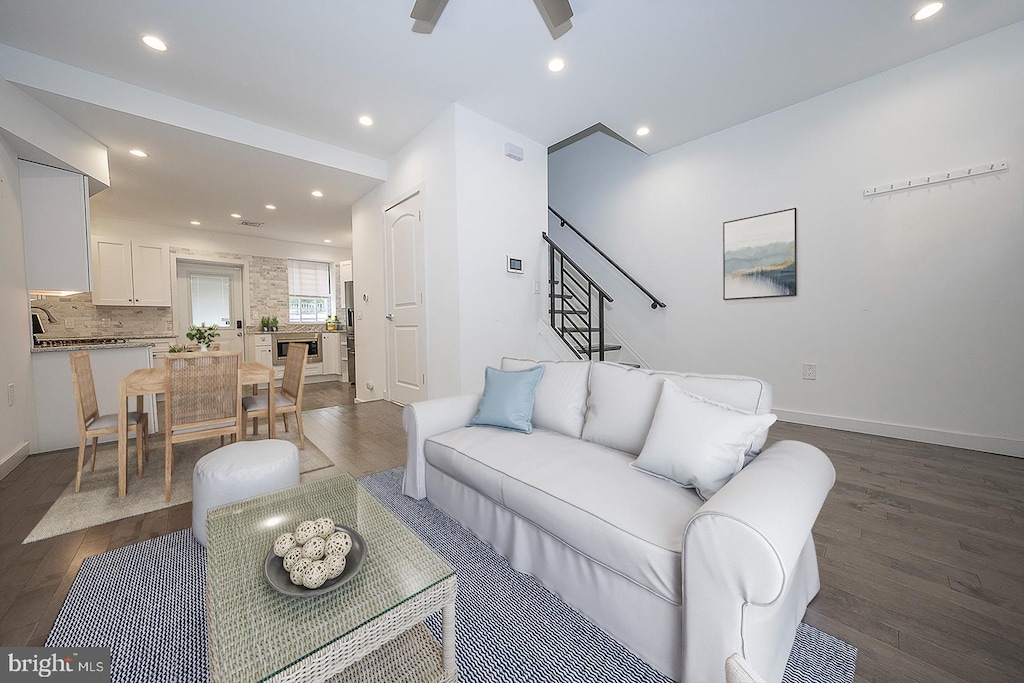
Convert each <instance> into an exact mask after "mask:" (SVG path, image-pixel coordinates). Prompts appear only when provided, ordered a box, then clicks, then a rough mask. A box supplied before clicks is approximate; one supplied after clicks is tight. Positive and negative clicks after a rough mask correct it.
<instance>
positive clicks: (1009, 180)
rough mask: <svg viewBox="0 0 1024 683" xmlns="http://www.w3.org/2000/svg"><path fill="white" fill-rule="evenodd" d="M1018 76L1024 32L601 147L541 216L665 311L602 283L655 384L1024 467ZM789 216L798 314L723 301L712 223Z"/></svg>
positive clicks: (1013, 29)
mask: <svg viewBox="0 0 1024 683" xmlns="http://www.w3.org/2000/svg"><path fill="white" fill-rule="evenodd" d="M1022 74H1024V23H1019V24H1016V25H1013V26H1010V27H1008V28H1006V29H1002V30H1000V31H997V32H994V33H992V34H989V35H987V36H983V37H981V38H978V39H976V40H973V41H970V42H968V43H964V44H961V45H959V46H956V47H954V48H951V49H948V50H946V51H943V52H940V53H938V54H935V55H932V56H929V57H926V58H923V59H921V60H918V61H916V62H913V63H911V64H908V65H905V66H903V67H899V68H897V69H893V70H891V71H889V72H886V73H883V74H880V75H878V76H875V77H872V78H869V79H866V80H864V81H861V82H858V83H855V84H852V85H850V86H847V87H844V88H841V89H839V90H836V91H833V92H830V93H827V94H825V95H822V96H820V97H817V98H814V99H812V100H809V101H807V102H803V103H801V104H798V105H794V106H792V107H789V108H787V109H784V110H782V111H779V112H775V113H773V114H771V115H768V116H764V117H762V118H760V119H757V120H755V121H751V122H748V123H746V124H743V125H740V126H736V127H734V128H731V129H728V130H725V131H722V132H720V133H717V134H714V135H711V136H708V137H705V138H703V139H700V140H697V141H694V142H692V143H689V144H686V145H682V146H679V147H676V148H673V149H670V150H667V151H665V152H663V153H661V154H658V155H655V156H653V157H644V156H643V155H642V154H639V153H637V152H635V151H633V150H630V149H628V148H627V147H625V146H623V145H620V144H618V143H615V142H613V141H611V140H609V139H608V138H604V137H603V136H592V137H591V138H588V139H587V140H585V141H583V142H580V143H577V144H575V145H572V146H570V147H568V148H565V149H564V150H561V151H559V152H557V153H556V154H554V155H552V157H551V163H550V170H549V173H550V179H549V186H550V195H551V203H552V205H553V206H554V207H555V208H556V209H558V210H559V211H561V212H562V213H563V214H564V215H565V216H566V217H567V218H568V219H569V220H570V221H572V222H573V223H574V224H575V225H577V227H580V228H581V229H582V230H583V231H584V232H585V233H586V234H587V235H588V236H589V237H590V238H591V239H593V240H594V241H595V242H597V243H598V244H599V245H601V246H602V247H603V248H604V249H605V250H606V251H607V252H608V253H609V254H611V255H612V257H613V258H615V259H616V260H618V261H619V262H620V263H622V264H623V265H624V267H625V268H626V269H627V270H628V271H630V272H632V273H634V274H635V275H636V276H638V278H639V279H640V280H641V281H642V282H643V283H644V284H645V285H646V286H647V287H648V288H649V289H651V291H653V292H654V293H655V294H656V295H658V296H659V297H661V298H662V299H663V300H665V301H666V302H667V303H668V308H667V309H665V310H663V311H659V312H652V311H651V310H650V308H649V307H648V305H647V303H646V302H645V299H644V297H643V296H642V295H640V294H639V293H638V292H636V291H635V290H632V289H631V288H630V287H629V286H628V285H626V284H624V282H623V281H622V280H621V279H620V278H617V277H616V276H614V275H609V274H606V273H605V272H604V268H603V267H599V266H597V265H593V266H592V267H593V268H594V269H595V271H597V272H598V273H601V276H600V277H599V278H598V279H599V280H600V281H601V282H602V284H604V283H607V284H608V287H609V288H610V290H611V294H612V296H614V297H615V298H616V302H615V304H614V305H613V309H612V311H611V313H610V321H611V323H612V324H613V325H614V326H615V327H616V328H617V329H619V330H620V331H624V332H626V336H627V338H628V341H630V342H631V343H632V344H633V345H634V346H636V347H637V348H638V349H639V350H640V352H641V353H642V355H643V356H644V357H645V358H646V360H647V361H648V362H650V363H651V364H652V365H653V366H655V367H659V368H667V369H677V370H694V371H707V372H732V373H741V374H749V375H754V376H758V377H761V378H763V379H766V380H767V381H769V382H770V383H771V384H772V385H773V387H774V389H775V405H776V407H777V409H778V410H777V412H778V413H779V414H780V416H781V417H783V418H784V419H791V420H794V421H801V422H808V423H813V424H823V425H827V426H836V427H840V428H847V429H852V430H856V431H864V432H869V433H879V434H889V435H892V436H901V437H906V438H914V439H919V440H923V441H933V442H937V443H948V444H952V445H963V446H967V447H971V448H978V449H980V450H991V451H994V452H1001V453H1009V454H1015V455H1024V420H1022V419H1021V417H1022V415H1024V381H1022V378H1024V350H1022V349H1024V345H1022V344H1024V343H1022V341H1021V340H1022V339H1024V267H1022V266H1024V77H1022ZM653 134H655V135H656V134H657V132H656V131H655V132H654V133H653ZM1004 159H1005V160H1009V162H1010V169H1009V171H1006V172H1002V173H999V174H993V175H988V176H981V177H978V178H974V179H969V180H959V181H955V182H949V183H943V184H938V185H932V186H928V187H924V188H918V189H914V190H909V191H903V192H896V193H891V194H885V195H880V196H876V197H873V198H869V199H866V198H863V197H862V196H861V193H862V191H863V189H864V188H865V187H867V186H869V185H873V184H876V183H880V182H886V181H895V180H900V179H904V178H912V177H916V176H920V175H925V174H929V173H934V172H937V171H943V170H948V169H954V168H959V167H962V166H969V165H972V164H978V163H982V162H989V161H996V160H1004ZM790 207H797V214H798V215H797V258H798V264H797V269H798V273H797V278H798V295H797V296H796V297H792V298H780V299H762V300H745V301H723V300H722V223H723V222H724V221H728V220H732V219H737V218H743V217H746V216H752V215H757V214H761V213H765V212H770V211H776V210H780V209H787V208H790ZM552 233H553V234H555V235H556V237H557V238H560V239H561V241H562V242H563V243H567V244H573V249H572V250H571V251H573V252H574V253H579V254H580V257H581V258H582V259H584V260H586V261H587V262H588V263H592V260H591V259H590V258H589V255H583V254H582V253H581V250H579V249H578V248H576V246H575V242H573V238H571V237H570V236H568V235H565V234H564V231H559V230H556V229H554V228H553V229H552ZM803 362H814V363H817V366H818V379H817V380H816V381H806V380H801V379H800V366H801V363H803Z"/></svg>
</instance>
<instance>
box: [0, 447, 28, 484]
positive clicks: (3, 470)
mask: <svg viewBox="0 0 1024 683" xmlns="http://www.w3.org/2000/svg"><path fill="white" fill-rule="evenodd" d="M28 452H29V447H28V441H23V442H22V443H21V445H20V446H18V447H17V448H15V449H14V450H13V451H11V452H10V453H8V454H7V455H6V456H4V458H3V460H0V479H3V478H4V477H6V476H7V475H8V474H10V473H11V472H12V471H13V470H14V468H15V467H17V466H18V465H20V464H21V463H22V462H24V461H25V458H27V457H28Z"/></svg>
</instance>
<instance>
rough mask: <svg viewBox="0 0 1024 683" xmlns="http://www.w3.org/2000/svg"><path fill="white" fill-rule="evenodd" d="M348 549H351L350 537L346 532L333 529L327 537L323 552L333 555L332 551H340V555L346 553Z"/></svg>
mask: <svg viewBox="0 0 1024 683" xmlns="http://www.w3.org/2000/svg"><path fill="white" fill-rule="evenodd" d="M350 550H352V537H351V536H349V535H348V532H345V531H335V532H334V533H333V534H331V535H330V536H328V537H327V543H326V544H325V546H324V554H326V555H333V554H334V553H341V554H342V555H348V552H349V551H350Z"/></svg>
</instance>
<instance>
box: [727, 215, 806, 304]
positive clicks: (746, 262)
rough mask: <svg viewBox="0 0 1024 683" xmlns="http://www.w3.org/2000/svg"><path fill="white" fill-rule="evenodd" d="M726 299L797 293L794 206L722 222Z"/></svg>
mask: <svg viewBox="0 0 1024 683" xmlns="http://www.w3.org/2000/svg"><path fill="white" fill-rule="evenodd" d="M722 235H723V236H722V241H723V252H724V255H725V282H724V286H723V292H724V298H725V299H727V300H728V299H761V298H765V297H774V296H796V209H795V208H794V209H786V210H784V211H776V212H774V213H766V214H762V215H760V216H751V217H750V218H740V219H739V220H735V221H726V222H725V223H723V224H722Z"/></svg>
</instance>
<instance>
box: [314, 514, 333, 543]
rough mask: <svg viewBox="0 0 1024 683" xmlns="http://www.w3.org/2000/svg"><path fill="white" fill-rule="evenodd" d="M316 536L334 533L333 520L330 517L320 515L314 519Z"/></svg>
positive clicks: (326, 535) (325, 536) (324, 536)
mask: <svg viewBox="0 0 1024 683" xmlns="http://www.w3.org/2000/svg"><path fill="white" fill-rule="evenodd" d="M316 527H317V531H316V533H317V536H319V537H320V538H327V537H328V536H330V535H331V534H332V533H334V520H332V519H331V518H330V517H321V518H320V519H318V520H316Z"/></svg>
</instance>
